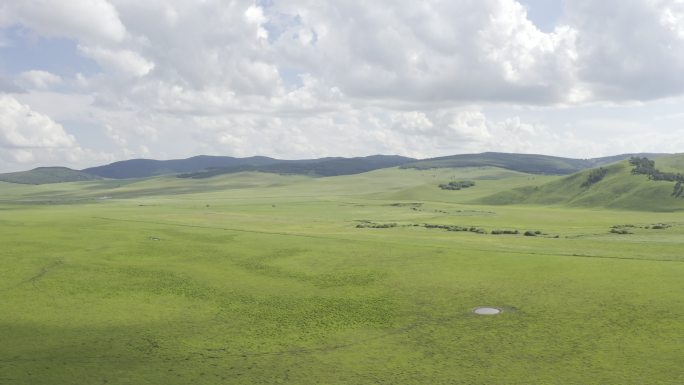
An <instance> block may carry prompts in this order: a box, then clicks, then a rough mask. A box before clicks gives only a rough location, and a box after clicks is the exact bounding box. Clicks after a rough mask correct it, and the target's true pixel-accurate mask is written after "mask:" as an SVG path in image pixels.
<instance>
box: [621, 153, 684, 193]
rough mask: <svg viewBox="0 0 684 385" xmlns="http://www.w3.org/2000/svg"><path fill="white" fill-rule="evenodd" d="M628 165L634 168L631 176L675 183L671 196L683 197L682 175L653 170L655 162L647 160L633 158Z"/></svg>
mask: <svg viewBox="0 0 684 385" xmlns="http://www.w3.org/2000/svg"><path fill="white" fill-rule="evenodd" d="M629 163H630V164H631V165H632V166H634V168H633V169H632V174H635V175H636V174H638V175H647V176H648V179H650V180H653V181H667V182H677V183H675V186H674V190H673V191H672V196H673V197H676V198H679V197H681V196H682V195H684V186H682V184H683V183H684V175H682V174H681V173H674V172H662V171H660V170H658V169H657V168H655V162H654V161H652V160H650V159H648V158H640V157H638V156H633V157H631V158H630V159H629Z"/></svg>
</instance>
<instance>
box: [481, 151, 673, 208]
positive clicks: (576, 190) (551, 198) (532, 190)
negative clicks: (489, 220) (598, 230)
mask: <svg viewBox="0 0 684 385" xmlns="http://www.w3.org/2000/svg"><path fill="white" fill-rule="evenodd" d="M683 163H684V155H672V156H667V157H661V158H658V159H657V160H656V167H658V168H660V167H661V166H660V165H661V164H662V165H663V168H665V167H667V169H668V170H670V171H674V172H682V171H684V169H682V168H677V169H674V168H673V167H678V165H681V164H683ZM632 168H633V167H632V166H631V165H630V164H629V162H628V161H623V162H620V163H616V164H612V165H610V166H607V167H605V168H603V170H605V175H604V176H602V177H600V178H598V179H599V180H598V181H595V182H594V183H588V181H589V180H590V176H591V175H592V172H594V173H595V174H594V175H596V171H595V170H597V169H594V170H584V171H581V172H578V173H575V174H573V175H570V176H568V177H565V178H562V179H559V180H556V181H552V182H549V183H545V184H541V185H537V186H526V187H520V188H516V189H512V190H509V191H504V192H500V193H496V194H493V195H490V196H488V197H485V198H481V199H478V200H476V201H475V202H476V203H482V204H493V205H502V204H535V205H561V204H562V205H569V206H577V207H606V208H616V209H627V210H640V211H679V210H684V198H681V197H676V196H674V194H673V192H674V186H675V183H674V182H665V181H653V180H650V179H649V177H648V176H646V175H634V174H633V173H632Z"/></svg>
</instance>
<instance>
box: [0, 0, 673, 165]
mask: <svg viewBox="0 0 684 385" xmlns="http://www.w3.org/2000/svg"><path fill="white" fill-rule="evenodd" d="M566 9H567V10H566V15H564V17H562V18H561V22H560V23H559V24H558V25H557V26H556V27H555V28H554V29H552V30H550V31H541V30H540V29H539V28H537V27H536V26H535V24H534V23H532V22H531V21H530V20H529V17H528V15H527V11H526V9H525V7H524V6H522V5H521V3H520V2H518V1H515V0H478V1H475V0H458V1H451V2H449V1H436V0H428V1H420V2H415V1H413V2H409V1H390V0H379V1H375V2H368V1H362V0H349V1H343V2H339V1H326V2H321V1H314V0H277V1H262V2H255V1H253V0H231V1H224V0H203V1H200V2H198V1H195V0H176V1H168V0H147V1H139V0H72V1H56V0H27V1H9V0H0V26H5V27H7V26H14V25H20V26H23V27H24V28H26V29H29V30H31V31H32V32H34V33H36V34H38V35H40V36H45V37H47V38H51V37H68V38H71V39H74V40H75V41H76V45H77V47H78V51H77V53H78V54H80V55H81V56H82V57H83V58H87V59H91V60H92V61H94V62H95V63H97V65H98V66H99V71H95V72H96V73H91V72H88V71H83V72H84V73H85V72H88V73H85V74H81V73H73V74H66V73H59V72H56V73H59V75H61V77H58V76H57V75H55V74H51V73H48V72H41V71H35V70H34V68H26V69H23V70H24V73H23V74H21V75H20V76H18V77H17V78H18V80H16V79H15V80H16V81H15V80H12V81H9V80H7V81H5V82H3V81H2V79H1V78H0V91H3V90H4V91H5V92H18V90H19V89H18V87H17V84H18V85H19V86H22V87H24V88H26V89H28V90H30V92H29V93H28V94H27V95H21V96H20V95H15V97H16V99H18V100H21V101H23V102H25V103H27V104H29V105H31V106H34V108H36V109H38V110H40V111H42V112H44V113H47V114H48V115H49V116H52V117H53V118H54V119H57V120H58V121H69V120H74V121H81V122H82V121H86V122H87V123H88V124H90V125H93V126H98V127H99V129H100V130H101V132H100V134H101V136H102V137H103V138H106V140H109V144H110V145H111V146H118V147H119V148H121V151H120V155H119V156H121V157H123V156H128V155H130V154H147V153H149V154H151V155H152V156H157V157H164V156H168V157H176V156H186V155H194V154H197V153H202V152H209V153H214V154H232V155H253V154H266V155H272V156H282V157H289V158H291V157H308V156H327V155H365V154H371V153H378V152H385V153H401V154H406V155H413V156H433V155H449V154H453V153H458V152H477V151H483V150H492V149H496V150H500V151H524V152H540V151H541V150H543V152H547V153H548V152H553V151H559V153H563V154H569V153H570V152H574V153H577V154H579V153H584V152H587V153H588V152H592V153H596V152H600V151H603V150H605V147H602V146H603V145H596V146H593V145H592V144H591V143H593V142H601V143H606V141H605V140H602V139H596V140H595V139H593V138H591V136H592V135H598V131H594V132H590V131H587V132H577V131H575V130H573V129H572V128H568V127H566V126H565V125H563V124H561V123H560V122H559V121H558V120H557V121H555V122H554V121H551V122H549V121H546V122H544V123H540V122H539V121H535V122H533V123H530V121H529V120H528V119H525V118H524V117H523V115H525V114H521V113H519V112H520V111H523V112H526V114H527V116H530V114H532V113H531V112H530V111H532V110H534V109H537V110H535V111H542V112H544V111H546V113H547V114H551V113H550V112H548V111H559V112H557V113H558V114H559V115H562V114H563V112H562V111H563V110H562V109H556V107H558V106H562V107H563V108H578V107H577V106H583V105H591V104H595V103H605V102H609V103H612V104H615V103H624V102H626V101H638V102H642V103H647V102H648V101H649V100H656V99H659V98H667V97H676V96H678V95H682V94H683V93H684V78H683V77H681V75H680V74H681V73H682V70H684V27H682V25H683V23H682V21H683V20H684V5H683V3H682V2H681V1H678V0H624V1H622V0H621V1H618V0H606V1H601V2H596V1H589V0H573V1H571V2H567V6H566ZM37 68H40V67H37ZM58 84H59V87H54V86H55V85H58ZM55 88H56V89H57V90H58V92H62V94H61V95H62V98H60V97H57V96H56V95H55V93H56V92H57V91H54V90H55ZM65 93H68V94H65ZM77 96H78V97H79V98H77ZM69 100H71V101H73V102H70V103H66V102H67V101H69ZM60 101H61V102H64V104H60V103H61V102H60ZM496 109H505V110H506V114H502V113H494V114H491V115H490V114H489V112H490V111H493V110H496ZM492 116H494V117H492ZM552 120H553V119H552ZM635 130H636V129H635ZM558 143H561V144H558ZM612 145H614V146H615V148H624V146H622V145H621V144H619V143H618V144H616V143H612ZM609 152H610V151H609ZM17 154H18V152H17ZM23 156H24V157H26V156H27V155H25V154H24V155H23Z"/></svg>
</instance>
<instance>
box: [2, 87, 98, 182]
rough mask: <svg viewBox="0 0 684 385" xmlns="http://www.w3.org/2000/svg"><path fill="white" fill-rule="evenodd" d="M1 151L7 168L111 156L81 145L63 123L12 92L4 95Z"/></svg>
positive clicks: (66, 162)
mask: <svg viewBox="0 0 684 385" xmlns="http://www.w3.org/2000/svg"><path fill="white" fill-rule="evenodd" d="M0 150H1V151H0V160H2V161H3V163H4V165H3V168H4V169H5V170H10V169H15V168H24V167H26V166H31V165H40V164H45V163H48V162H56V163H58V164H79V163H82V162H84V161H88V160H89V161H92V160H104V159H107V158H108V157H107V155H106V154H102V153H95V152H93V151H90V150H86V149H83V148H81V147H80V146H79V145H78V143H77V142H76V139H75V138H74V137H73V136H72V135H69V134H68V133H67V132H66V131H65V130H64V127H62V126H61V125H60V124H58V123H56V122H55V121H53V120H52V119H51V118H50V117H49V116H47V115H44V114H41V113H39V112H36V111H34V110H33V109H31V107H29V106H28V105H26V104H22V103H20V102H19V101H18V100H16V99H15V98H14V97H12V96H9V95H0Z"/></svg>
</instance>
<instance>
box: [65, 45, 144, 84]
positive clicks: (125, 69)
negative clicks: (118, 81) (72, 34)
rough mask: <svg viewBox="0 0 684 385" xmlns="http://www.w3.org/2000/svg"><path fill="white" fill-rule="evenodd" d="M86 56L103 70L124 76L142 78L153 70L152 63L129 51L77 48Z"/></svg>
mask: <svg viewBox="0 0 684 385" xmlns="http://www.w3.org/2000/svg"><path fill="white" fill-rule="evenodd" d="M78 49H79V50H80V51H81V52H82V53H83V54H84V55H86V56H88V57H90V58H92V59H95V61H97V62H98V63H99V64H100V65H101V66H102V67H104V68H105V69H109V70H112V71H114V72H118V73H122V74H124V75H129V76H134V77H143V76H145V75H147V74H148V73H150V71H152V69H154V63H152V62H150V61H148V60H146V59H145V58H143V57H142V56H140V55H139V54H138V53H136V52H133V51H130V50H125V49H124V50H112V49H107V48H102V47H88V46H79V47H78Z"/></svg>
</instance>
